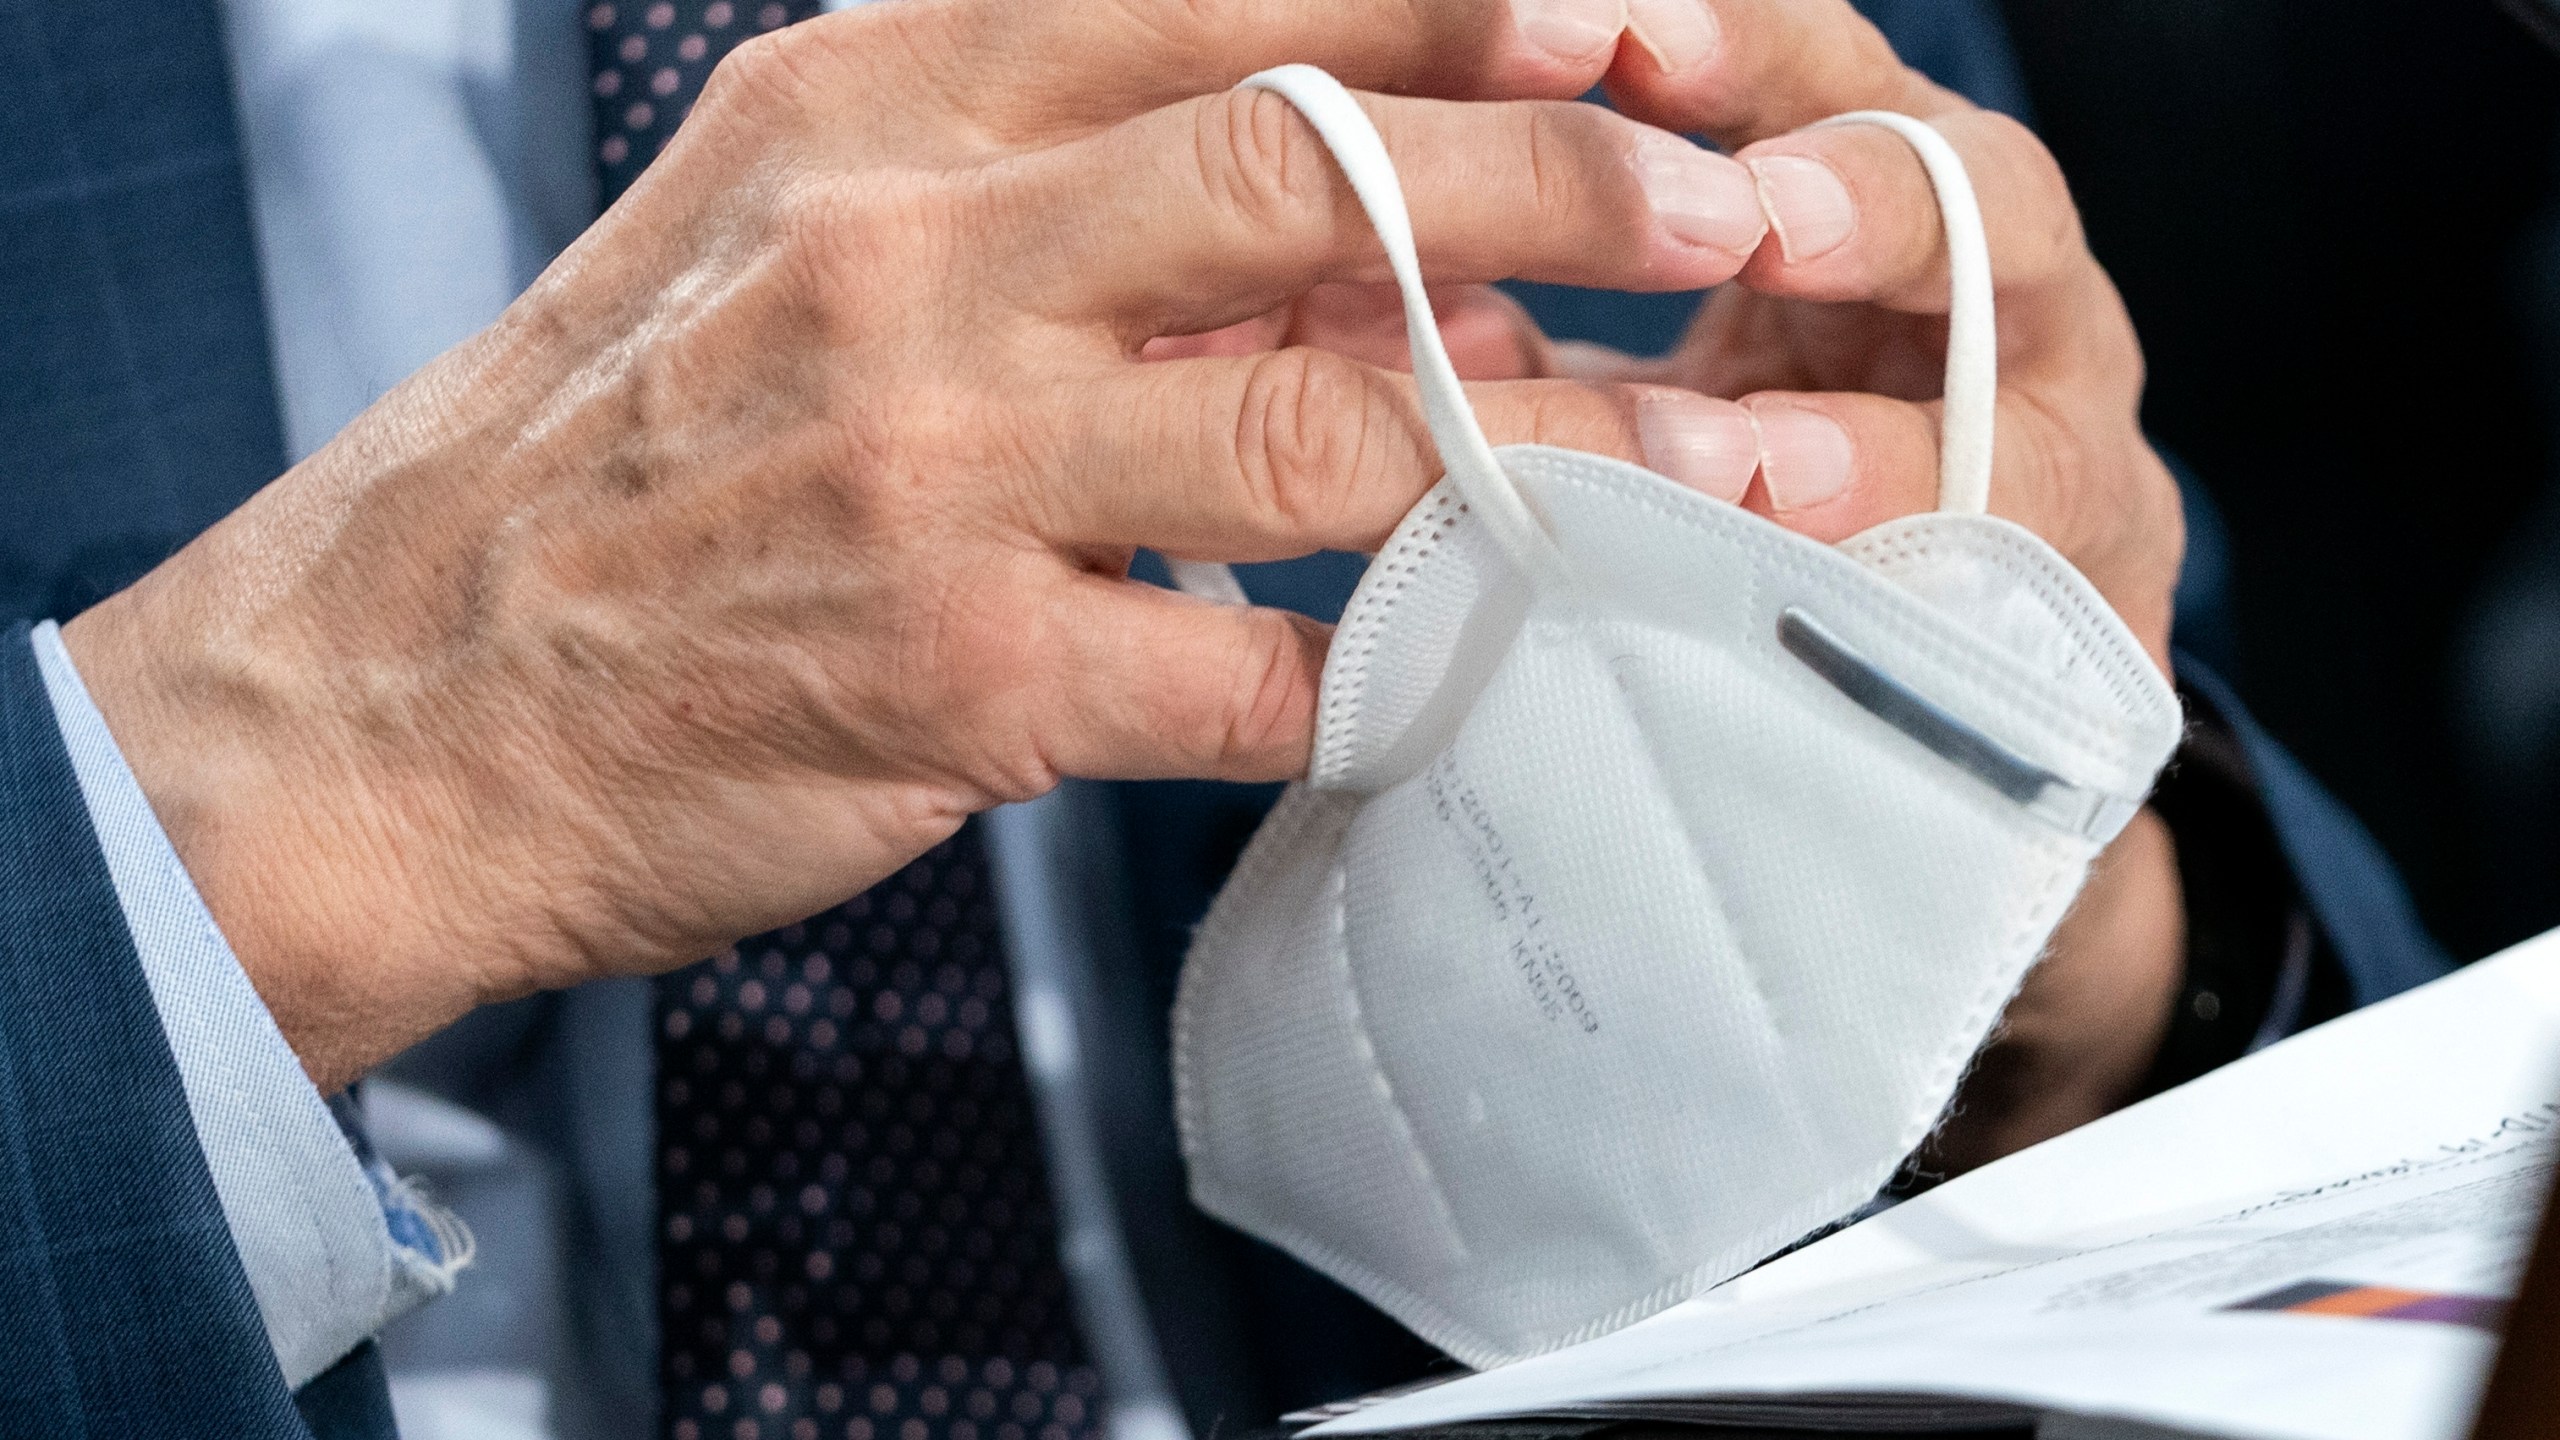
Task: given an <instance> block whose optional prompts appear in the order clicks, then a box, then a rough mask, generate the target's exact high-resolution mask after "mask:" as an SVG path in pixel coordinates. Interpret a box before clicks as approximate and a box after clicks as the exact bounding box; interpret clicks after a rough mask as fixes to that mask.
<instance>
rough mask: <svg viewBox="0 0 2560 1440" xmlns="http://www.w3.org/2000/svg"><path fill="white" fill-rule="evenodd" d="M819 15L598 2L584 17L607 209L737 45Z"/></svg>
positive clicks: (730, 3) (644, 1)
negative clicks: (722, 57)
mask: <svg viewBox="0 0 2560 1440" xmlns="http://www.w3.org/2000/svg"><path fill="white" fill-rule="evenodd" d="M817 13H818V5H817V0H793V3H790V4H781V3H777V0H685V3H681V4H678V3H675V0H595V3H593V4H590V5H589V6H588V7H587V11H586V25H587V61H588V70H589V73H590V75H591V77H592V82H593V92H592V93H593V94H594V97H595V100H594V105H595V143H596V152H595V153H596V175H597V178H598V179H599V180H600V181H601V182H602V186H603V196H604V202H605V203H606V204H608V205H610V204H612V203H613V201H614V200H615V199H616V198H617V197H618V196H620V195H621V194H622V192H623V191H625V190H627V189H629V188H630V187H631V182H632V181H634V180H637V179H639V178H640V172H641V171H643V170H645V169H647V168H648V166H649V162H650V161H652V160H655V159H656V158H658V152H659V151H660V150H662V149H664V148H666V143H667V141H668V140H669V139H670V138H672V137H673V136H674V135H675V133H676V127H677V126H679V125H681V124H683V123H684V117H685V116H686V115H687V114H688V113H690V112H691V111H692V109H693V102H694V100H695V98H696V97H698V96H700V95H701V94H702V82H703V81H705V80H707V79H709V78H710V76H711V67H713V66H714V65H717V64H719V63H720V57H721V56H723V55H726V54H728V53H729V52H730V51H731V50H734V49H736V48H737V47H738V44H739V42H741V41H743V40H746V39H749V38H750V37H752V36H756V35H760V34H762V33H764V32H765V31H767V30H779V29H781V28H782V27H783V26H785V25H788V24H790V23H792V22H793V21H796V20H805V19H807V18H808V17H809V16H812V15H815V14H817Z"/></svg>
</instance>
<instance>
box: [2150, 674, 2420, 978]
mask: <svg viewBox="0 0 2560 1440" xmlns="http://www.w3.org/2000/svg"><path fill="white" fill-rule="evenodd" d="M2178 679H2179V680H2180V681H2181V682H2182V683H2184V684H2185V685H2186V686H2187V687H2188V688H2189V689H2190V690H2192V691H2194V692H2196V693H2197V694H2199V695H2201V696H2202V697H2204V698H2205V699H2206V700H2207V701H2209V702H2210V703H2211V704H2212V705H2213V707H2214V709H2215V710H2216V711H2217V712H2218V713H2219V715H2220V717H2221V719H2222V722H2223V723H2224V724H2225V725H2227V726H2229V727H2230V729H2231V731H2232V734H2233V735H2234V737H2235V738H2237V739H2238V741H2239V742H2240V746H2241V749H2242V750H2243V752H2245V754H2246V755H2247V757H2248V763H2249V771H2250V775H2251V777H2252V778H2253V779H2254V780H2255V781H2256V782H2257V791H2258V799H2259V802H2260V803H2261V804H2262V805H2264V806H2265V807H2266V812H2267V819H2268V821H2269V822H2270V823H2271V824H2272V825H2273V826H2274V828H2275V835H2276V844H2277V846H2278V848H2280V849H2281V850H2282V851H2283V852H2284V858H2285V861H2286V863H2287V864H2288V865H2289V866H2290V867H2291V869H2292V871H2293V878H2294V883H2295V885H2296V886H2297V887H2299V889H2300V891H2301V895H2302V903H2303V906H2304V908H2305V909H2307V910H2308V911H2310V913H2311V917H2312V919H2313V921H2314V922H2315V923H2317V924H2318V925H2319V927H2320V929H2321V931H2322V933H2323V934H2324V935H2325V936H2327V938H2328V941H2329V944H2330V947H2331V948H2332V950H2333V951H2334V953H2335V954H2336V955H2337V957H2338V962H2339V964H2340V966H2341V967H2342V968H2343V969H2344V970H2345V971H2346V977H2347V988H2348V992H2349V996H2350V998H2351V999H2352V1000H2353V1002H2354V1003H2355V1004H2356V1005H2359V1006H2362V1005H2370V1004H2372V1003H2373V1002H2375V1001H2377V1000H2387V999H2389V998H2390V997H2392V996H2394V995H2397V994H2399V993H2400V992H2401V991H2403V990H2409V989H2413V988H2415V987H2417V986H2420V985H2424V984H2426V983H2427V982H2428V981H2430V980H2434V979H2437V978H2439V977H2441V976H2444V975H2446V974H2449V973H2451V971H2452V969H2453V964H2452V962H2451V961H2450V960H2449V959H2448V958H2447V957H2446V955H2445V953H2444V950H2443V948H2442V947H2441V946H2439V945H2438V944H2437V943H2436V942H2435V939H2434V937H2433V936H2431V935H2429V934H2428V933H2427V929H2426V926H2425V925H2424V924H2423V923H2421V922H2420V921H2419V919H2418V911H2417V907H2416V906H2415V905H2413V904H2411V903H2410V900H2409V892H2408V889H2407V887H2405V886H2403V885H2402V884H2401V883H2400V874H2399V872H2398V871H2397V870H2396V869H2394V868H2393V867H2392V864H2391V861H2390V859H2389V857H2387V856H2385V855H2384V854H2383V853H2382V847H2381V846H2380V845H2379V844H2377V843H2375V841H2374V838H2373V836H2372V834H2371V833H2370V832H2368V831H2367V830H2366V829H2365V828H2364V826H2363V825H2362V824H2361V823H2359V822H2358V821H2357V819H2356V817H2355V816H2354V815H2353V814H2351V813H2349V811H2348V810H2347V808H2346V806H2344V805H2341V804H2340V803H2338V800H2337V798H2336V797H2335V796H2332V795H2331V794H2330V793H2329V792H2328V791H2327V790H2326V789H2324V788H2323V787H2322V786H2321V784H2320V782H2319V781H2317V780H2315V779H2313V778H2312V777H2311V772H2309V771H2308V770H2305V769H2303V768H2302V763H2301V762H2300V761H2298V760H2296V759H2294V758H2293V756H2292V755H2291V754H2290V753H2289V752H2287V751H2286V749H2285V748H2284V747H2283V746H2282V745H2279V744H2277V743H2276V741H2275V739H2274V737H2272V736H2270V735H2268V734H2267V732H2266V731H2265V730H2264V729H2262V728H2260V727H2259V725H2258V723H2257V721H2255V720H2253V719H2251V718H2250V716H2249V711H2248V707H2246V706H2244V705H2242V704H2241V703H2240V697H2239V696H2238V695H2237V694H2235V693H2234V692H2233V691H2232V689H2231V687H2230V686H2229V685H2228V684H2226V683H2225V682H2224V681H2223V680H2222V678H2221V677H2220V676H2218V675H2216V674H2214V673H2213V672H2212V671H2211V670H2210V669H2208V668H2206V667H2205V666H2203V665H2202V664H2199V663H2195V662H2194V661H2192V660H2188V661H2184V662H2182V663H2181V664H2180V665H2179V667H2178Z"/></svg>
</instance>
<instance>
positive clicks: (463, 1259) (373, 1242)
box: [33, 621, 470, 1388]
mask: <svg viewBox="0 0 2560 1440" xmlns="http://www.w3.org/2000/svg"><path fill="white" fill-rule="evenodd" d="M33 638H34V643H35V652H36V663H37V665H38V666H39V667H40V668H41V669H42V671H43V674H44V683H45V691H46V694H47V696H48V698H50V699H51V701H52V702H53V713H54V719H55V721H56V723H58V724H59V725H60V726H61V727H62V739H63V743H64V744H65V745H66V746H67V747H68V748H69V750H70V752H71V767H72V770H73V772H74V773H75V775H76V776H77V777H78V779H79V783H80V794H81V798H82V799H83V800H84V801H86V802H87V804H88V807H89V821H90V824H91V825H92V826H93V827H94V828H95V829H96V830H97V834H98V844H99V847H100V849H102V850H103V851H104V852H105V854H106V861H107V873H108V875H109V876H110V877H111V878H112V879H113V881H114V883H115V890H116V900H117V903H118V904H119V905H121V906H122V908H123V910H124V920H125V926H126V928H127V929H128V930H130V931H131V932H132V935H133V946H134V950H135V953H136V954H138V955H139V956H140V957H141V960H142V971H143V977H144V979H145V981H146V982H147V983H148V985H149V986H150V990H151V1000H152V1004H153V1005H154V1006H155V1007H156V1008H157V1009H158V1011H159V1013H160V1025H161V1028H162V1029H163V1030H164V1031H165V1032H167V1034H168V1037H169V1050H170V1053H171V1054H172V1055H173V1056H174V1057H175V1058H176V1060H177V1063H178V1078H179V1080H180V1082H181V1083H182V1084H183V1085H184V1086H185V1087H186V1093H187V1109H188V1111H189V1112H190V1113H191V1114H192V1115H193V1117H194V1119H195V1127H196V1139H197V1142H198V1143H199V1144H201V1145H202V1146H203V1148H204V1158H205V1165H206V1168H207V1169H208V1170H210V1171H211V1172H212V1175H213V1188H214V1192H215V1194H216V1195H217V1196H219V1197H220V1199H221V1201H222V1212H223V1215H224V1217H225V1218H226V1219H227V1220H228V1221H229V1222H230V1226H231V1238H232V1240H233V1242H234V1243H235V1244H236V1245H237V1246H238V1247H239V1251H240V1261H241V1264H242V1266H243V1267H244V1268H245V1269H246V1270H247V1271H248V1275H249V1288H250V1290H251V1291H252V1292H253V1293H255V1294H256V1296H257V1300H258V1310H259V1313H260V1315H261V1316H262V1317H264V1319H265V1321H266V1326H267V1338H268V1340H269V1341H270V1342H271V1343H272V1344H273V1345H274V1346H275V1352H276V1363H277V1364H278V1365H279V1366H280V1367H282V1369H283V1371H284V1377H285V1381H286V1383H287V1384H289V1385H292V1386H294V1387H297V1388H299V1387H300V1386H301V1385H302V1384H303V1382H305V1381H307V1380H309V1379H311V1378H312V1377H313V1376H315V1375H318V1374H319V1373H320V1372H321V1371H323V1370H326V1369H328V1368H329V1367H330V1366H331V1365H333V1364H335V1363H336V1362H337V1361H338V1360H339V1359H340V1358H342V1357H343V1356H345V1355H346V1354H347V1352H348V1351H350V1350H353V1349H354V1348H355V1347H356V1346H357V1345H359V1344H361V1343H362V1342H363V1341H364V1340H365V1339H366V1338H367V1337H369V1336H371V1335H372V1334H373V1333H374V1332H375V1331H377V1330H379V1329H381V1328H382V1326H383V1325H384V1324H385V1323H387V1322H389V1321H390V1320H391V1319H393V1318H394V1317H396V1316H398V1315H400V1314H402V1313H404V1312H406V1311H408V1310H410V1309H413V1308H415V1307H416V1306H417V1305H419V1304H420V1303H422V1302H424V1301H425V1300H427V1299H429V1298H431V1297H433V1296H436V1295H440V1294H442V1293H444V1292H445V1291H447V1290H450V1289H452V1288H453V1281H454V1273H455V1272H456V1271H457V1270H459V1269H460V1268H461V1267H462V1266H463V1265H464V1264H465V1263H467V1262H468V1261H469V1259H470V1241H469V1236H468V1235H467V1234H466V1233H465V1232H463V1231H462V1230H461V1229H460V1227H459V1225H458V1223H457V1222H454V1221H453V1220H451V1219H450V1217H448V1216H446V1215H445V1214H444V1213H443V1212H442V1211H440V1210H438V1209H437V1208H436V1207H434V1206H432V1205H430V1204H427V1203H426V1202H425V1201H424V1200H423V1198H422V1197H420V1196H418V1195H417V1194H415V1192H414V1191H413V1189H412V1188H411V1187H409V1186H407V1185H405V1184H403V1183H402V1182H401V1181H399V1180H398V1179H397V1178H396V1177H394V1176H393V1175H392V1174H391V1172H390V1170H389V1169H388V1168H387V1167H384V1166H382V1165H380V1164H379V1163H378V1162H377V1163H373V1164H370V1165H369V1164H367V1163H366V1162H365V1161H364V1160H362V1159H360V1158H359V1157H358V1155H357V1153H356V1149H355V1147H354V1145H353V1144H352V1143H351V1142H350V1141H349V1139H348V1136H347V1133H346V1132H345V1131H344V1130H342V1129H341V1128H340V1127H339V1125H338V1122H337V1119H336V1117H334V1116H333V1115H331V1114H330V1111H329V1106H328V1103H327V1102H326V1101H324V1100H323V1099H322V1098H321V1096H320V1092H319V1090H318V1089H317V1088H315V1087H314V1086H313V1085H312V1083H311V1081H310V1078H309V1077H308V1076H306V1075H305V1074H304V1073H303V1069H302V1062H301V1060H300V1059H299V1058H298V1057H297V1056H295V1054H294V1052H293V1048H292V1047H291V1046H289V1045H287V1044H286V1043H285V1039H284V1036H283V1034H282V1033H281V1032H280V1031H278V1030H277V1029H276V1024H275V1020H274V1018H273V1017H272V1016H270V1015H269V1014H268V1013H267V1007H266V1005H265V1004H264V1003H263V1002H262V1001H261V1000H260V999H259V998H258V992H257V990H256V989H255V987H253V986H252V985H251V984H250V983H249V977H248V975H247V974H246V973H245V972H243V971H242V970H241V968H240V962H239V960H238V959H237V958H236V957H234V956H233V955H232V953H231V946H230V945H229V943H228V942H226V941H225V940H224V939H223V938H222V931H221V930H220V928H219V927H217V926H216V925H215V924H214V919H213V913H212V912H211V911H210V910H208V909H206V908H205V904H204V900H203V899H202V897H200V896H199V895H197V893H196V887H195V883H194V882H193V881H192V880H190V879H189V878H188V877H187V871H186V867H185V866H184V865H182V864H180V863H179V860H178V853H177V851H176V850H175V849H173V848H171V846H170V844H169V838H168V836H167V834H166V833H164V832H163V831H162V830H161V828H160V822H159V820H158V818H157V817H156V816H154V815H153V814H152V811H151V804H150V802H149V801H148V800H146V799H145V798H144V797H143V794H142V787H141V785H140V784H139V783H137V782H136V781H135V779H134V777H133V772H132V770H130V769H129V768H127V766H126V765H125V761H124V756H123V754H122V752H120V751H119V750H118V749H117V748H116V742H115V737H114V735H113V734H111V733H110V732H109V731H108V729H107V722H106V717H105V716H103V715H101V714H99V713H98V708H97V706H96V705H95V704H94V703H93V702H92V701H91V700H90V698H89V691H88V687H87V686H85V685H83V684H82V683H81V680H80V674H79V671H78V670H76V669H74V668H73V666H72V664H71V656H70V653H69V652H68V651H66V650H65V649H64V648H63V645H62V632H61V630H60V628H59V627H57V626H56V625H54V624H53V623H52V622H50V621H48V622H46V623H45V624H43V625H39V626H37V627H36V629H35V633H34V637H33Z"/></svg>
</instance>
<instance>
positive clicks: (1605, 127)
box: [1519, 101, 1688, 245]
mask: <svg viewBox="0 0 2560 1440" xmlns="http://www.w3.org/2000/svg"><path fill="white" fill-rule="evenodd" d="M1519 112H1520V115H1521V119H1520V121H1519V124H1520V131H1521V135H1520V148H1521V150H1522V152H1523V158H1524V164H1523V166H1522V173H1523V174H1524V176H1525V177H1526V183H1527V185H1528V187H1529V193H1528V195H1527V197H1526V199H1527V201H1528V206H1529V211H1528V213H1529V214H1530V215H1532V216H1534V217H1536V218H1537V220H1538V221H1539V222H1540V223H1541V224H1542V225H1544V226H1546V227H1548V228H1550V229H1570V230H1572V231H1574V232H1576V233H1577V236H1578V238H1579V239H1581V240H1582V242H1583V243H1586V244H1588V243H1593V242H1595V241H1596V242H1599V243H1604V244H1617V243H1625V244H1628V245H1633V244H1636V243H1638V241H1639V237H1641V236H1643V235H1645V234H1647V233H1648V232H1649V231H1650V229H1651V227H1652V223H1653V210H1652V206H1651V205H1650V204H1649V203H1648V202H1647V200H1646V199H1645V195H1644V191H1643V187H1642V184H1641V182H1640V181H1639V180H1638V179H1637V161H1638V158H1639V154H1640V151H1639V147H1641V146H1644V145H1648V144H1659V143H1662V140H1661V137H1658V136H1649V135H1648V134H1647V133H1646V131H1645V129H1644V127H1642V126H1639V125H1638V124H1636V123H1635V122H1634V121H1632V120H1628V119H1626V118H1624V117H1623V116H1620V115H1617V114H1615V113H1613V112H1611V111H1607V110H1603V109H1601V108H1600V107H1599V106H1597V105H1584V104H1580V103H1577V102H1574V101H1555V102H1545V103H1539V104H1533V105H1524V106H1521V107H1519ZM1672 143H1675V144H1683V145H1685V144H1687V143H1688V142H1686V141H1677V140H1675V141H1673V142H1672ZM1599 176H1610V177H1614V183H1612V182H1611V181H1599V182H1596V183H1595V180H1594V177H1599Z"/></svg>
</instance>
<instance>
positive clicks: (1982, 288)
mask: <svg viewBox="0 0 2560 1440" xmlns="http://www.w3.org/2000/svg"><path fill="white" fill-rule="evenodd" d="M1822 123H1823V124H1824V125H1879V126H1882V127H1883V128H1885V129H1887V130H1890V131H1892V132H1893V133H1894V134H1896V135H1899V136H1901V137H1902V138H1903V139H1904V140H1905V141H1906V142H1908V143H1909V144H1910V146H1911V148H1912V149H1913V150H1915V151H1918V152H1919V155H1920V164H1921V167H1922V168H1923V169H1925V170H1927V171H1928V172H1929V186H1930V188H1931V189H1933V190H1935V191H1936V192H1937V196H1938V214H1939V217H1940V219H1941V221H1942V222H1943V223H1944V224H1945V226H1946V231H1947V279H1948V286H1949V290H1948V306H1947V379H1946V385H1945V403H1944V405H1943V406H1942V410H1943V412H1944V413H1943V415H1942V417H1941V419H1940V421H1939V426H1940V431H1939V439H1938V510H1939V512H1940V513H1941V514H1946V515H1980V514H1983V513H1985V512H1986V511H1988V510H1989V509H1990V508H1991V442H1992V432H1993V431H1994V430H1995V429H1996V428H1997V420H1998V415H1999V408H2000V331H1999V327H1998V325H1997V323H1996V312H1995V309H1994V302H1993V297H1992V289H1991V241H1990V238H1989V236H1988V235H1987V234H1986V233H1985V232H1984V230H1983V225H1982V202H1981V200H1980V199H1979V198H1978V197H1976V196H1975V194H1974V190H1973V177H1972V176H1971V175H1969V174H1967V173H1966V171H1965V168H1964V157H1962V156H1960V155H1958V154H1956V147H1955V146H1953V145H1950V144H1948V143H1947V137H1946V136H1944V135H1941V134H1939V133H1938V132H1937V130H1936V129H1935V128H1934V127H1932V126H1930V125H1928V124H1927V123H1925V122H1923V121H1920V120H1915V119H1913V118H1912V117H1911V116H1908V115H1897V114H1894V113H1893V112H1892V111H1890V110H1858V111H1853V112H1852V113H1850V114H1847V115H1836V116H1833V117H1832V118H1831V119H1829V120H1825V121H1823V122H1822Z"/></svg>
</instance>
